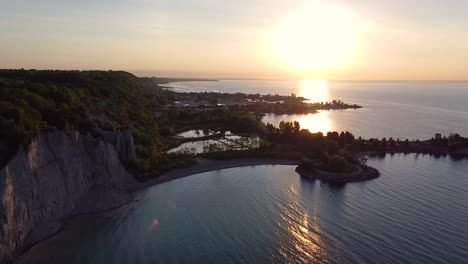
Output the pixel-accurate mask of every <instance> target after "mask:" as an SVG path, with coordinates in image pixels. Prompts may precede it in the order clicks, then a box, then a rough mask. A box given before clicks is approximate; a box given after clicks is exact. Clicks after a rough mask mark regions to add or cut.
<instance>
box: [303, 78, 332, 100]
mask: <svg viewBox="0 0 468 264" xmlns="http://www.w3.org/2000/svg"><path fill="white" fill-rule="evenodd" d="M299 95H300V96H302V97H304V98H307V99H308V102H310V103H317V102H328V101H329V97H328V85H327V81H325V80H304V81H302V84H301V88H300V91H299Z"/></svg>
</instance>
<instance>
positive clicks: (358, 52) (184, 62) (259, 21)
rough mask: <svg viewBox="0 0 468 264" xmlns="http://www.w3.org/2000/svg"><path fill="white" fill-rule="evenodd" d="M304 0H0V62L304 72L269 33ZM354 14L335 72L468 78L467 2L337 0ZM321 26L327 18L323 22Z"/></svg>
mask: <svg viewBox="0 0 468 264" xmlns="http://www.w3.org/2000/svg"><path fill="white" fill-rule="evenodd" d="M308 2H311V1H304V0H288V1H284V0H235V1H234V0H233V1H227V0H100V1H95V0H80V1H68V0H0V68H37V69H102V70H108V69H113V70H119V69H121V70H126V71H130V72H133V73H136V74H139V75H159V76H197V77H248V78H256V77H264V78H287V77H297V76H298V77H302V76H300V75H301V74H302V73H297V72H295V71H293V70H291V69H288V68H287V67H284V65H281V63H278V61H277V60H276V59H275V56H274V54H272V51H271V48H270V45H271V43H270V37H269V36H270V34H271V32H273V31H274V30H275V29H276V28H278V27H279V26H280V24H281V21H284V19H285V17H287V16H289V15H290V14H294V13H295V12H297V11H300V10H301V9H302V8H304V6H305V5H307V4H308ZM326 2H333V3H334V4H336V5H339V6H343V7H344V8H346V9H347V10H350V11H351V12H352V13H353V14H354V15H355V18H356V27H355V29H356V30H355V40H356V41H355V43H354V45H353V52H352V54H351V56H350V58H349V59H348V60H347V61H346V63H343V64H342V65H339V66H337V67H334V68H331V69H328V70H327V71H323V72H315V73H312V74H311V75H313V77H321V78H337V79H468V31H467V30H468V15H467V12H468V1H466V0H445V1H442V0H411V1H409V0H387V1H378V0H341V1H339V0H337V1H326ZM325 26H326V25H325Z"/></svg>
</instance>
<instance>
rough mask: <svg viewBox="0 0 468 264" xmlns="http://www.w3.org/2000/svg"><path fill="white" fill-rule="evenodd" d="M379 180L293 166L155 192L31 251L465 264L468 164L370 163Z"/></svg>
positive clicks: (178, 183) (128, 258) (389, 159)
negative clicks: (304, 175) (334, 184)
mask: <svg viewBox="0 0 468 264" xmlns="http://www.w3.org/2000/svg"><path fill="white" fill-rule="evenodd" d="M369 163H370V165H372V166H374V167H376V168H377V169H379V170H380V172H381V173H382V176H381V177H380V178H379V179H376V180H373V181H369V182H365V183H352V184H347V185H346V186H344V187H341V188H330V187H328V186H327V185H323V184H321V183H320V182H314V181H308V180H303V179H301V178H300V177H299V176H298V175H297V174H296V173H295V172H294V168H295V167H294V166H254V167H241V168H233V169H226V170H221V171H213V172H208V173H202V174H197V175H193V176H191V177H187V178H183V179H178V180H174V181H171V182H167V183H164V184H161V185H158V186H154V187H152V188H150V189H148V190H146V191H145V192H144V193H142V195H141V197H140V201H138V202H137V203H135V204H133V205H132V206H130V207H127V208H125V209H122V210H121V211H118V212H115V213H114V214H108V215H93V216H82V217H79V218H78V219H76V220H74V221H72V222H71V223H69V224H67V225H66V226H65V228H64V231H63V232H61V233H60V234H59V235H58V236H55V237H53V238H52V239H49V240H48V241H47V242H45V243H42V244H39V245H38V246H36V247H35V248H33V249H32V250H31V251H30V252H29V257H30V259H33V260H34V262H36V263H40V262H41V261H42V263H424V264H427V263H450V264H455V263H467V261H468V221H467V219H468V206H467V204H468V160H453V159H451V158H448V157H447V158H434V157H431V156H423V155H414V154H411V155H406V156H405V155H394V156H391V155H387V156H385V157H384V158H379V159H377V158H371V159H370V160H369Z"/></svg>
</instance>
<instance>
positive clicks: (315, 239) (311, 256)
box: [278, 186, 328, 263]
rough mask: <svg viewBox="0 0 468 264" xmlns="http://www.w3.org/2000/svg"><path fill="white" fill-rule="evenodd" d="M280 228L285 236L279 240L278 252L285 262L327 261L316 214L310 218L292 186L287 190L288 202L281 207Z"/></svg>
mask: <svg viewBox="0 0 468 264" xmlns="http://www.w3.org/2000/svg"><path fill="white" fill-rule="evenodd" d="M282 209H283V210H282V214H281V222H280V223H278V226H279V227H280V228H283V229H285V230H286V231H287V232H286V233H287V238H286V239H285V240H284V241H281V242H280V243H281V245H280V247H279V253H280V254H281V256H282V257H283V261H284V262H285V263H328V255H327V252H326V250H325V247H324V245H323V242H322V240H321V237H320V226H319V222H318V218H317V216H316V215H315V214H314V216H313V217H312V218H311V217H310V216H309V213H308V212H307V211H306V210H305V209H304V208H303V207H302V206H301V205H300V203H299V200H298V194H297V191H296V190H295V188H294V186H291V187H290V188H289V190H288V204H287V205H286V206H284V208H282Z"/></svg>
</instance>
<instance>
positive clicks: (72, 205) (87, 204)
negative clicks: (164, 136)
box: [0, 131, 135, 263]
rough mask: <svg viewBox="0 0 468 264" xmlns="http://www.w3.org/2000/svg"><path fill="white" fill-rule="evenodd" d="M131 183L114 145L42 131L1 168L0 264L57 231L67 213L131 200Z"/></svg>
mask: <svg viewBox="0 0 468 264" xmlns="http://www.w3.org/2000/svg"><path fill="white" fill-rule="evenodd" d="M119 136H120V137H124V136H125V137H128V136H130V137H131V134H130V135H128V133H127V134H125V133H124V134H119ZM115 142H118V146H117V148H120V149H122V147H121V146H122V143H121V142H131V143H133V141H132V139H125V138H115ZM129 148H133V144H130V145H129V144H126V145H125V148H124V149H125V151H126V152H127V153H128V152H129V151H130V152H132V150H129ZM133 151H134V150H133ZM120 156H125V157H129V155H122V153H120ZM130 156H132V155H130ZM134 183H135V182H134V180H133V177H132V176H131V175H129V173H128V172H127V171H126V169H125V167H124V166H123V165H122V163H121V161H120V159H119V153H118V152H117V151H116V148H115V147H114V146H113V145H112V144H110V143H107V142H104V141H101V140H98V139H95V138H92V137H89V136H83V135H80V134H78V133H64V132H60V131H54V132H42V133H41V134H40V135H39V136H38V137H37V138H36V139H34V140H33V142H32V143H31V144H30V146H29V149H28V150H27V151H22V152H20V153H18V154H17V155H16V156H15V157H14V158H13V159H12V160H11V161H10V162H9V163H8V164H7V165H6V166H5V167H4V168H2V169H1V170H0V199H1V203H0V262H1V263H3V262H8V261H10V260H11V258H12V257H14V256H15V255H16V254H18V253H20V252H21V251H22V250H24V249H25V248H26V247H28V246H29V245H31V244H33V243H35V242H37V241H39V240H41V239H43V238H45V237H47V236H50V235H51V234H53V233H55V232H57V230H58V229H59V228H60V226H61V223H60V221H61V219H63V218H65V217H68V216H70V215H73V214H75V213H86V212H97V211H103V210H106V209H110V208H113V207H117V206H120V205H122V204H124V203H126V202H129V201H131V199H132V197H131V194H130V192H128V190H129V188H131V186H132V185H133V184H134Z"/></svg>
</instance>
